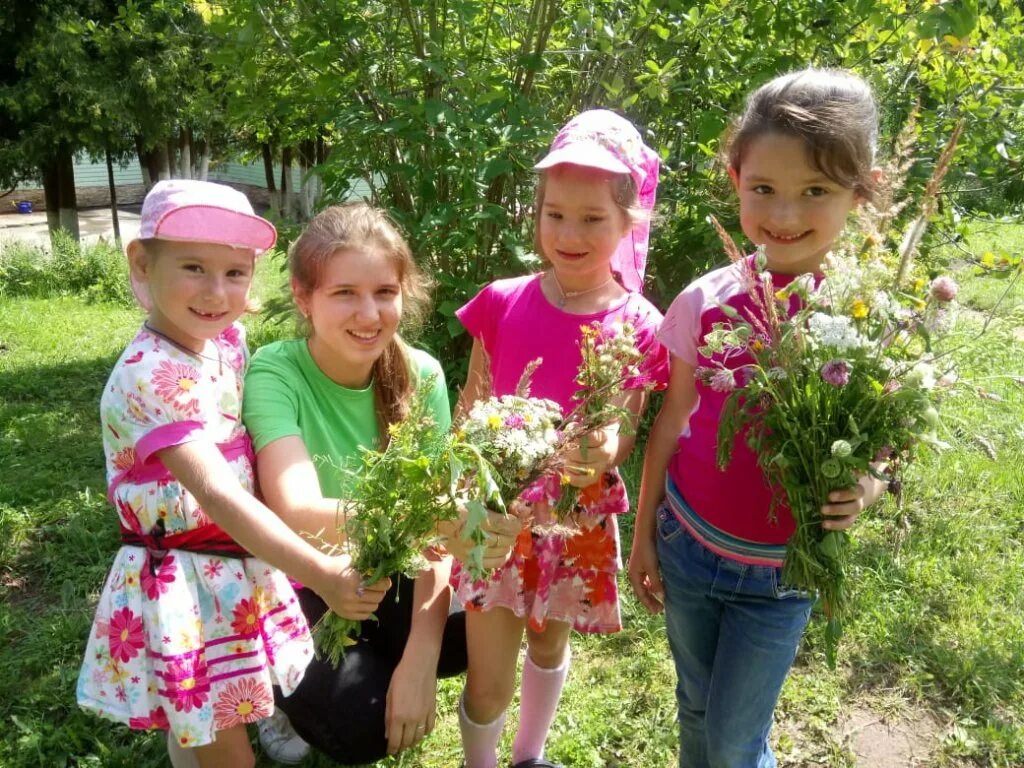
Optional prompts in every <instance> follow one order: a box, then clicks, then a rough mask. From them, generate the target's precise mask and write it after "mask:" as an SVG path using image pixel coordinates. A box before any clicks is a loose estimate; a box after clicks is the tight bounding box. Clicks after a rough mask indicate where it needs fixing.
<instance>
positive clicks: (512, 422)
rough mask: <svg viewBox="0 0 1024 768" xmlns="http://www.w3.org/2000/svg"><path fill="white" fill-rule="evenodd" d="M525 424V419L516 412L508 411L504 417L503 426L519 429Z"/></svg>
mask: <svg viewBox="0 0 1024 768" xmlns="http://www.w3.org/2000/svg"><path fill="white" fill-rule="evenodd" d="M525 424H526V419H524V418H523V417H522V415H521V414H518V413H510V414H509V415H508V416H506V417H505V426H506V427H508V428H510V429H519V428H520V427H522V426H524V425H525Z"/></svg>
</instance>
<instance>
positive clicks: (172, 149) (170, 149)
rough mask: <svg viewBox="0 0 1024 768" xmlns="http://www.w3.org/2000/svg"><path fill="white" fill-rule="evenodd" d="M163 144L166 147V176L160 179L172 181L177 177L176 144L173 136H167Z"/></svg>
mask: <svg viewBox="0 0 1024 768" xmlns="http://www.w3.org/2000/svg"><path fill="white" fill-rule="evenodd" d="M164 143H165V144H166V145H167V175H166V176H161V177H160V178H162V179H173V178H174V177H175V176H177V175H178V142H177V140H176V139H175V138H174V136H169V137H168V138H167V141H166V142H164Z"/></svg>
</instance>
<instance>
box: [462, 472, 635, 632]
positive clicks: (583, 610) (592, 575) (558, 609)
mask: <svg viewBox="0 0 1024 768" xmlns="http://www.w3.org/2000/svg"><path fill="white" fill-rule="evenodd" d="M559 494H560V490H559V487H558V483H557V479H556V480H555V481H553V482H550V483H538V484H535V485H534V486H531V489H530V493H529V500H530V501H531V502H532V503H535V504H537V503H547V504H550V505H551V506H553V505H554V504H555V503H556V502H557V500H558V496H559ZM628 509H629V502H628V500H627V499H626V490H625V486H624V485H623V483H622V478H621V477H619V473H618V471H617V470H611V471H609V472H606V473H605V474H604V475H603V476H602V477H601V479H600V480H599V481H598V482H597V483H594V484H593V485H591V486H589V487H588V488H585V489H584V490H583V492H582V493H581V494H580V499H579V503H578V504H577V507H576V513H575V515H574V517H575V524H576V525H577V527H578V529H579V530H578V531H577V532H576V533H575V534H574V535H571V536H565V535H562V534H557V533H548V532H541V531H537V530H534V529H529V528H525V529H523V531H521V532H520V534H519V537H518V538H517V539H516V543H515V545H514V546H513V548H512V555H511V556H510V557H509V560H508V562H507V563H506V564H505V565H503V566H502V567H501V568H498V569H497V570H496V571H494V572H493V573H492V574H491V575H490V577H489V578H485V579H477V580H474V579H473V577H472V576H471V575H470V574H469V572H468V571H467V570H465V569H463V568H461V567H460V565H459V563H458V561H456V563H455V566H454V569H453V572H452V586H453V587H454V588H455V591H456V593H457V594H458V596H459V598H460V599H461V600H462V602H463V604H464V605H465V607H466V610H467V611H479V610H487V609H489V608H493V607H495V606H499V607H502V608H508V609H509V610H511V611H512V612H513V613H515V614H516V615H517V616H522V617H525V618H526V619H527V624H528V625H529V627H530V628H531V629H533V630H535V631H538V632H540V631H542V630H543V629H544V627H545V626H546V625H547V622H548V621H549V620H552V619H553V620H555V621H562V622H565V623H567V624H569V625H570V626H572V627H573V628H574V629H576V630H577V631H579V632H595V633H610V632H617V631H619V630H620V629H622V619H621V616H620V613H619V593H618V586H617V582H616V579H615V574H616V573H617V572H618V571H619V569H620V568H621V567H622V560H621V557H620V553H619V530H618V525H617V524H616V520H615V518H616V516H617V515H619V514H621V513H623V512H626V511H627V510H628Z"/></svg>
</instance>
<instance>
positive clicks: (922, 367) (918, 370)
mask: <svg viewBox="0 0 1024 768" xmlns="http://www.w3.org/2000/svg"><path fill="white" fill-rule="evenodd" d="M903 381H904V383H905V384H906V385H907V386H910V387H917V388H918V389H934V388H935V366H933V365H932V364H931V363H928V362H924V361H921V362H920V363H918V364H917V365H915V366H914V367H913V368H911V369H910V371H909V372H908V373H907V375H906V376H904V377H903Z"/></svg>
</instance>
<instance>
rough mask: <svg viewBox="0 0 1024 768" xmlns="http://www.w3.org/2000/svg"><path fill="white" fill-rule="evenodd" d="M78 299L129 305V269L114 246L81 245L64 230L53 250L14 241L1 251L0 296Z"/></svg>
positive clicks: (55, 241)
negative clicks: (77, 297)
mask: <svg viewBox="0 0 1024 768" xmlns="http://www.w3.org/2000/svg"><path fill="white" fill-rule="evenodd" d="M71 295H80V296H83V297H84V298H85V299H86V300H88V301H107V302H114V303H120V304H125V305H130V304H131V303H132V301H133V299H132V295H131V290H130V289H129V287H128V265H127V262H126V260H125V257H124V254H123V253H122V252H121V250H120V249H119V248H118V247H117V246H116V245H114V244H112V243H108V242H106V241H104V240H100V241H99V242H98V243H96V244H95V245H80V244H79V243H78V242H76V241H75V239H74V238H73V237H71V235H69V234H68V233H67V232H65V231H64V230H59V231H58V232H57V234H56V235H55V236H54V239H53V247H52V250H49V251H48V250H47V249H45V248H43V247H42V246H39V245H29V244H26V243H24V242H22V241H18V240H12V241H8V242H6V243H4V244H3V245H2V246H0V296H31V297H35V298H43V297H48V296H71Z"/></svg>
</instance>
